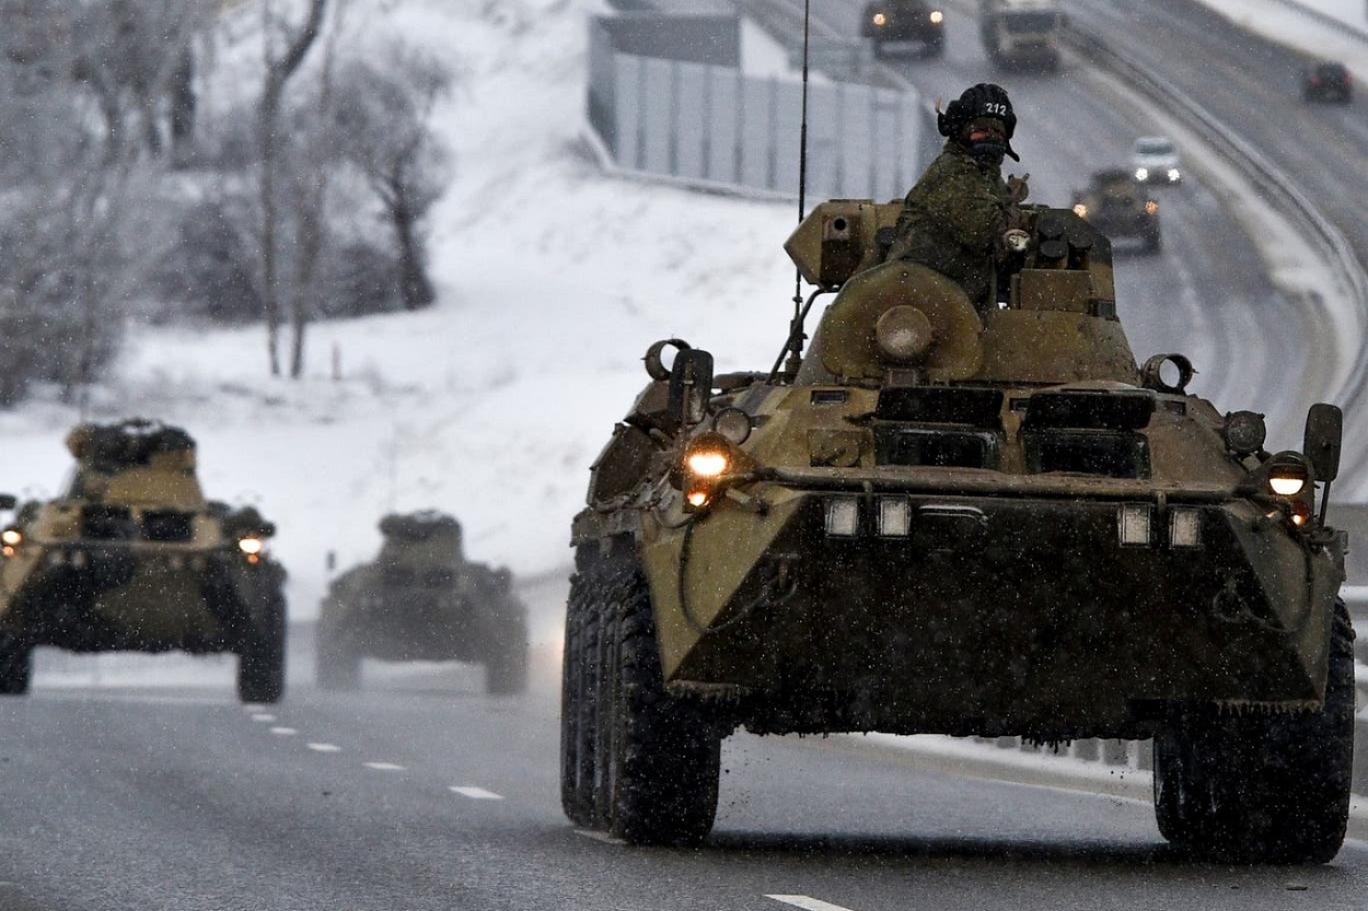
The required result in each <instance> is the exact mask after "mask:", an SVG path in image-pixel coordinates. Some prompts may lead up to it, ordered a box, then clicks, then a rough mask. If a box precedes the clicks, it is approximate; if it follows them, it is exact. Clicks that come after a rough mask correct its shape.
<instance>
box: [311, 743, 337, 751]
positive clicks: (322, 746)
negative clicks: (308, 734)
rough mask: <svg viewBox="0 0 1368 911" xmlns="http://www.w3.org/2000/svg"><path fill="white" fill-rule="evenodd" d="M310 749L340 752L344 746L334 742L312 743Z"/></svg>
mask: <svg viewBox="0 0 1368 911" xmlns="http://www.w3.org/2000/svg"><path fill="white" fill-rule="evenodd" d="M309 749H311V750H313V751H314V752H315V753H340V752H342V748H341V747H340V746H338V745H337V744H334V743H311V744H309Z"/></svg>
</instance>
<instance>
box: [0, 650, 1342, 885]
mask: <svg viewBox="0 0 1368 911" xmlns="http://www.w3.org/2000/svg"><path fill="white" fill-rule="evenodd" d="M543 659H544V660H543V661H542V662H541V665H540V669H539V672H538V679H537V683H536V686H535V687H534V690H533V691H532V692H531V693H530V694H529V695H527V696H525V697H520V698H490V697H487V696H485V695H483V693H482V692H480V688H479V680H480V678H479V674H478V671H476V670H473V669H466V668H460V667H456V668H454V669H440V668H439V669H435V670H431V671H426V670H425V671H422V672H419V673H413V672H405V673H403V674H401V675H399V676H391V677H390V678H389V679H387V680H381V681H374V680H372V682H371V683H370V685H369V686H368V687H367V689H366V690H365V691H364V692H362V693H359V694H356V695H351V696H339V695H332V694H321V693H318V692H315V691H312V690H311V689H309V688H308V687H307V686H306V685H305V684H303V683H300V682H296V684H295V685H294V686H293V688H292V691H291V693H290V694H289V696H288V697H287V699H286V700H285V701H284V702H283V703H282V704H280V705H279V706H276V707H272V708H270V709H256V710H253V709H252V708H250V707H247V708H244V707H242V706H239V705H238V704H236V703H235V702H234V701H233V700H232V698H231V693H230V690H229V685H228V684H229V674H228V673H227V671H226V669H225V668H224V667H222V666H217V667H216V666H210V667H209V668H208V671H207V672H206V679H205V681H204V682H203V684H202V685H193V686H192V685H177V686H163V687H157V688H147V687H143V688H132V687H110V686H105V687H100V688H91V687H84V686H81V687H76V686H70V685H63V686H57V685H45V684H44V683H43V682H42V681H41V680H40V682H39V685H38V686H37V687H36V689H35V692H34V693H33V695H32V696H30V697H29V698H27V699H17V700H7V701H5V702H4V703H0V780H3V782H4V794H5V797H4V800H3V803H0V807H3V809H0V908H3V909H5V911H38V909H42V911H59V909H60V911H148V909H167V911H210V909H232V911H313V909H318V911H353V909H354V911H363V909H365V911H399V909H414V911H418V909H424V911H426V909H462V911H500V909H510V911H512V909H518V911H531V909H547V911H552V909H554V911H572V909H584V911H618V909H623V911H658V909H679V911H684V909H690V911H693V909H696V911H742V909H754V911H764V909H768V911H781V909H782V908H784V907H810V908H816V909H819V911H830V909H831V908H836V909H849V911H908V909H946V911H954V909H974V911H980V909H1014V911H1015V909H1024V908H1049V909H1073V908H1077V909H1088V911H1095V909H1099V908H1103V909H1107V908H1135V909H1142V908H1143V909H1169V908H1175V909H1176V908H1183V909H1199V908H1200V909H1225V908H1231V909H1234V908H1241V909H1247V908H1257V909H1265V908H1266V909H1286V908H1307V909H1310V908H1316V909H1341V908H1343V909H1349V908H1362V907H1364V906H1365V904H1368V899H1365V896H1368V845H1364V844H1361V843H1353V844H1351V845H1350V846H1349V847H1347V848H1346V849H1345V851H1344V852H1343V853H1342V854H1341V855H1340V858H1339V859H1338V861H1337V862H1336V863H1335V864H1334V865H1331V866H1328V867H1322V868H1307V869H1265V870H1252V871H1251V870H1233V869H1225V868H1221V867H1214V866H1207V865H1200V864H1193V863H1190V862H1188V861H1185V860H1184V859H1182V858H1181V857H1177V856H1175V855H1173V854H1172V853H1171V852H1170V851H1169V850H1168V849H1167V848H1165V847H1164V845H1163V843H1162V842H1161V840H1160V838H1159V836H1158V833H1157V831H1156V830H1155V827H1154V823H1153V821H1152V815H1151V810H1150V808H1149V806H1148V805H1147V804H1144V803H1140V802H1137V801H1133V800H1126V799H1121V798H1115V797H1099V796H1091V795H1086V794H1081V793H1073V792H1066V791H1060V790H1054V789H1050V788H1044V787H1031V786H1024V785H1019V784H1006V783H994V782H988V781H984V780H978V779H974V778H968V777H962V776H959V775H956V774H950V773H947V772H946V771H944V770H937V768H938V766H937V765H935V764H933V763H929V762H928V761H927V760H924V759H920V758H917V757H916V756H914V755H912V754H907V753H904V752H901V751H889V750H880V749H876V748H873V747H870V746H868V745H865V744H861V743H852V742H850V741H847V740H841V739H838V740H831V741H821V740H805V741H797V740H789V739H784V740H778V739H769V740H761V739H758V738H753V737H745V736H738V737H734V738H732V739H731V740H729V741H728V743H727V746H726V748H725V753H724V765H725V768H726V773H725V774H724V776H723V785H722V801H721V812H720V814H719V820H718V826H717V829H716V832H715V834H714V836H713V837H712V839H711V840H710V841H709V842H708V843H707V844H706V845H705V846H704V847H702V848H701V849H698V850H666V849H634V848H628V847H625V846H622V845H618V844H612V843H607V842H605V841H603V840H600V839H597V838H591V837H588V836H586V835H584V834H582V833H578V832H576V831H575V829H574V828H572V827H571V826H570V825H569V823H568V822H567V821H566V820H565V819H564V817H563V816H562V815H561V813H560V809H559V804H558V796H557V780H556V744H557V721H556V704H555V693H554V680H553V676H554V675H553V671H552V666H553V664H554V657H553V656H549V655H545V654H544V655H543ZM66 682H67V683H68V684H69V681H66ZM453 788H459V789H462V790H459V791H458V790H453ZM772 895H782V896H802V897H807V898H809V899H815V900H817V901H819V902H825V903H827V904H812V903H804V900H803V899H802V898H794V899H791V901H795V902H798V904H796V905H795V904H789V905H785V904H784V903H783V902H781V901H780V900H778V899H774V898H769V897H767V896H772Z"/></svg>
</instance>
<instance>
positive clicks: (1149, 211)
mask: <svg viewBox="0 0 1368 911" xmlns="http://www.w3.org/2000/svg"><path fill="white" fill-rule="evenodd" d="M1145 214H1146V215H1158V214H1159V203H1157V202H1155V201H1154V200H1152V199H1150V200H1146V201H1145Z"/></svg>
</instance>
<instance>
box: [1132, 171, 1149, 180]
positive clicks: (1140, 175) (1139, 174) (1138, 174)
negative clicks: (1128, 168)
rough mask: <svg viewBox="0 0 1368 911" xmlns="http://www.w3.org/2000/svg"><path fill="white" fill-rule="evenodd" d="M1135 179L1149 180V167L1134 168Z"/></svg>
mask: <svg viewBox="0 0 1368 911" xmlns="http://www.w3.org/2000/svg"><path fill="white" fill-rule="evenodd" d="M1135 179H1136V180H1149V168H1136V169H1135Z"/></svg>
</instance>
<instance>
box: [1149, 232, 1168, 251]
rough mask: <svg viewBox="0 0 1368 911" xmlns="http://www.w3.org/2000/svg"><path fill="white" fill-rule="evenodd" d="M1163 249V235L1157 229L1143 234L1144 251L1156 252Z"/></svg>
mask: <svg viewBox="0 0 1368 911" xmlns="http://www.w3.org/2000/svg"><path fill="white" fill-rule="evenodd" d="M1162 249H1164V236H1163V235H1162V234H1160V233H1159V232H1158V231H1153V232H1151V233H1149V234H1146V235H1145V252H1146V253H1158V252H1159V251H1160V250H1162Z"/></svg>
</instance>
